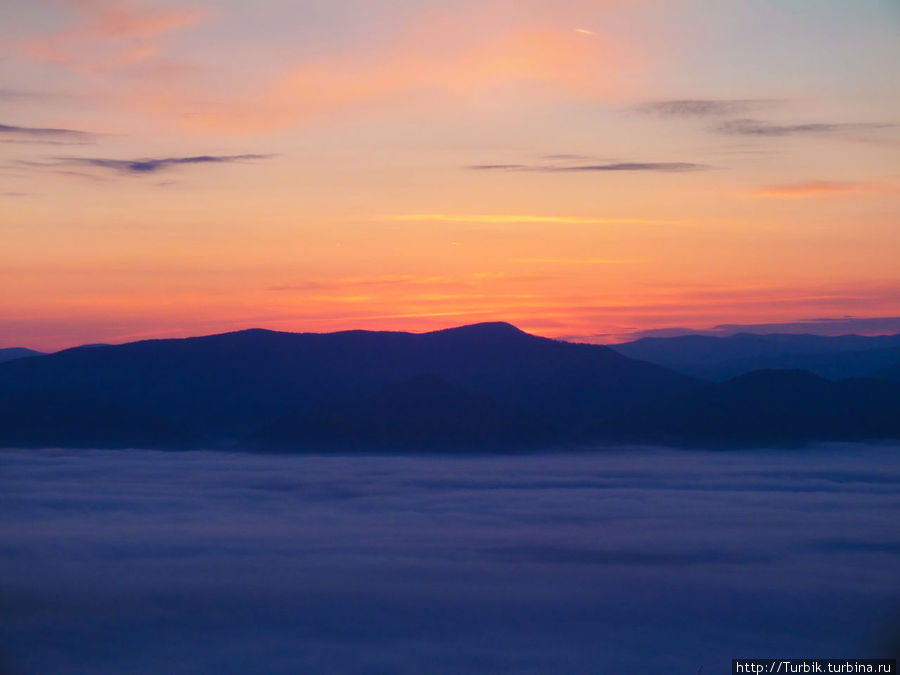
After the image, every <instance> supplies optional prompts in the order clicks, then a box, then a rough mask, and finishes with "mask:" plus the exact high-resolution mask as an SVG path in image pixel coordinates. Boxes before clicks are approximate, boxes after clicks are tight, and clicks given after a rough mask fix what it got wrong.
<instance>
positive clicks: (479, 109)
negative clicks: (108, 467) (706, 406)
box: [0, 0, 900, 349]
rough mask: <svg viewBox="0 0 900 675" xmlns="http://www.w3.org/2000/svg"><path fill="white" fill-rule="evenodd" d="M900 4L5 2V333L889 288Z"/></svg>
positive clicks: (562, 332)
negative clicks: (897, 5)
mask: <svg viewBox="0 0 900 675" xmlns="http://www.w3.org/2000/svg"><path fill="white" fill-rule="evenodd" d="M14 5H18V6H14ZM251 5H252V7H251ZM898 33H900V12H898V11H897V10H896V7H895V6H894V5H893V4H892V3H891V2H890V1H889V0H884V1H881V0H869V1H867V2H863V3H846V2H838V1H837V0H805V1H804V0H798V1H797V2H794V3H781V2H775V1H770V0H684V1H683V2H676V3H671V2H663V1H662V0H594V1H589V0H555V1H554V2H549V1H545V0H516V1H515V2H513V1H511V0H489V1H485V0H481V1H480V2H474V1H469V0H445V1H444V0H442V1H439V2H425V1H424V0H398V1H397V2H393V3H370V2H363V1H362V0H328V1H326V0H309V1H308V2H304V3H295V2H290V1H289V0H261V1H260V2H257V3H246V2H239V1H238V0H218V1H217V2H207V3H202V2H194V1H193V0H191V1H190V2H187V1H186V2H174V1H170V2H161V1H156V0H152V1H151V0H131V1H129V0H41V1H38V2H35V3H27V4H26V3H5V4H4V6H3V7H2V8H0V288H2V289H3V290H2V293H0V347H7V346H27V347H32V348H38V349H58V348H63V347H67V346H72V345H75V344H80V343H84V342H102V341H108V342H121V341H126V340H131V339H137V338H144V337H162V336H184V335H196V334H203V333H211V332H219V331H223V330H232V329H238V328H246V327H251V326H255V327H268V328H276V329H281V330H295V331H328V330H340V329H346V328H368V329H403V330H414V331H420V330H429V329H433V328H442V327H447V326H452V325H459V324H462V323H469V322H474V321H484V320H506V321H511V322H513V323H515V324H517V325H518V326H520V327H521V328H523V329H526V330H529V331H532V332H536V333H540V334H544V335H551V336H565V337H572V338H576V339H586V340H595V341H609V340H614V339H625V337H627V336H628V335H629V334H631V333H635V332H639V331H645V330H649V329H656V328H664V327H671V326H679V327H688V328H707V327H710V326H713V325H716V324H723V323H729V324H731V323H736V324H756V323H759V324H762V323H778V322H795V321H804V320H810V319H820V318H823V317H824V318H828V317H846V316H854V317H892V316H898V315H900V271H898V269H900V265H898V260H900V227H898V223H900V218H898V215H900V162H898V156H900V127H898V126H897V125H898V124H900V114H898V113H900V90H898V89H897V87H896V82H897V76H898V74H900V73H898V70H900V65H898V64H900V40H898V39H897V38H898V37H900V35H898ZM761 36H765V37H761Z"/></svg>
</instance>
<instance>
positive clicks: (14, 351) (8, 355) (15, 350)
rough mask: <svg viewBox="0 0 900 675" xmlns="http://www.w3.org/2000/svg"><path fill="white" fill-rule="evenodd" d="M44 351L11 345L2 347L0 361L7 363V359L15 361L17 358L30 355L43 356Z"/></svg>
mask: <svg viewBox="0 0 900 675" xmlns="http://www.w3.org/2000/svg"><path fill="white" fill-rule="evenodd" d="M43 353H44V352H36V351H34V350H33V349H26V348H25V347H9V348H7V349H0V363H5V362H6V361H15V360H16V359H25V358H28V357H30V356H41V355H43Z"/></svg>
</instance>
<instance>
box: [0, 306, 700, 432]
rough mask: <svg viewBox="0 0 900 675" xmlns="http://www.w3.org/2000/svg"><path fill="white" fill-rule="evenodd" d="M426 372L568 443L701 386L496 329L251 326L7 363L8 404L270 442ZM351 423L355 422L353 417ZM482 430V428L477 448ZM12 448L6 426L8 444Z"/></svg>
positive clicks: (370, 402) (3, 382)
mask: <svg viewBox="0 0 900 675" xmlns="http://www.w3.org/2000/svg"><path fill="white" fill-rule="evenodd" d="M422 375H430V376H433V377H435V378H438V379H440V380H442V381H443V382H445V383H446V384H447V385H448V386H449V387H454V388H457V389H458V390H463V391H466V392H471V394H467V396H471V397H472V398H471V399H470V400H469V402H468V403H464V402H463V401H462V399H461V398H460V396H459V395H458V396H457V398H456V399H454V400H453V401H452V402H453V405H455V406H457V408H458V409H459V411H460V412H459V414H460V415H464V414H465V415H469V414H471V412H472V408H473V406H474V405H475V402H476V401H481V403H479V405H486V404H485V403H484V401H486V400H492V401H494V402H495V403H494V404H492V405H495V406H502V407H503V409H504V410H506V411H511V410H518V411H528V413H529V414H530V415H532V416H534V417H535V418H539V419H541V420H544V421H545V422H546V424H548V425H552V426H553V427H554V428H557V429H559V430H564V431H565V434H570V433H574V432H575V430H578V431H581V430H583V429H584V428H586V427H587V426H588V425H590V424H595V423H597V421H598V420H609V419H614V418H615V416H616V415H617V414H619V413H620V412H621V411H623V410H625V409H627V408H629V407H630V406H633V405H639V404H641V403H643V402H645V401H647V400H649V399H652V398H654V397H656V396H659V395H662V394H674V393H676V392H681V391H685V390H688V389H690V388H692V387H694V386H696V384H697V383H696V381H695V380H694V379H693V378H690V377H687V376H684V375H680V374H677V373H674V372H671V371H669V370H667V369H665V368H661V367H659V366H655V365H652V364H649V363H644V362H639V361H634V360H632V359H629V358H627V357H624V356H622V355H620V354H618V353H616V352H614V351H613V350H611V349H608V348H606V347H602V346H596V345H581V344H570V343H566V342H559V341H556V340H550V339H547V338H542V337H537V336H534V335H529V334H527V333H523V332H522V331H520V330H518V329H517V328H515V327H513V326H511V325H509V324H504V323H488V324H477V325H473V326H464V327H461V328H454V329H449V330H444V331H436V332H432V333H425V334H421V335H418V334H411V333H390V332H367V331H347V332H341V333H331V334H314V333H307V334H295V333H278V332H273V331H266V330H247V331H240V332H236V333H227V334H222V335H212V336H207V337H199V338H188V339H179V340H150V341H142V342H135V343H130V344H125V345H115V346H105V347H104V346H98V347H92V348H90V349H84V348H76V349H70V350H66V351H62V352H58V353H55V354H50V355H47V356H44V357H41V358H39V359H22V360H18V361H12V362H9V363H5V364H2V365H0V400H7V401H10V400H16V399H17V397H21V396H26V395H27V396H29V397H31V398H30V399H29V400H30V401H31V402H32V405H34V406H37V407H40V405H41V403H40V398H39V392H41V391H54V390H57V389H60V388H65V389H67V390H69V391H71V392H74V394H73V395H75V394H77V395H78V396H83V397H85V398H86V399H89V400H91V401H97V402H105V403H107V404H108V405H109V406H117V407H119V408H121V409H123V410H126V411H130V412H129V414H137V411H139V412H140V414H141V415H144V416H146V417H147V418H150V419H156V420H160V424H164V425H167V426H168V427H171V428H173V429H181V430H182V431H181V438H179V439H178V440H179V442H181V443H193V444H196V445H221V444H229V443H240V442H243V441H245V440H246V439H248V438H251V437H253V438H260V437H265V434H263V435H262V436H260V434H261V430H263V429H269V428H273V426H272V425H277V424H283V423H284V420H285V418H286V417H291V416H294V417H296V418H297V419H301V420H302V419H304V416H307V417H308V416H309V415H311V414H312V412H313V411H318V410H323V409H330V410H338V409H340V408H339V406H341V405H344V403H343V402H346V401H354V400H356V401H361V402H362V403H361V404H360V405H366V406H370V409H375V408H377V404H376V402H375V401H376V400H377V397H378V396H386V395H387V394H384V393H378V392H383V390H386V391H388V392H390V391H391V390H390V387H392V386H394V385H400V384H401V383H404V382H407V381H410V380H413V379H414V378H416V377H417V376H422ZM371 397H376V399H373V398H371ZM475 397H481V398H475ZM329 406H337V407H331V408H329ZM488 409H490V408H488ZM497 410H499V408H497ZM345 414H347V419H348V420H349V419H350V415H349V413H348V412H347V411H346V409H345ZM363 414H364V410H363V409H360V411H359V415H361V416H362V415H363ZM498 414H499V413H498ZM504 414H507V413H504ZM509 414H510V415H511V414H512V413H511V412H510V413H509ZM510 420H511V418H510ZM438 421H439V420H437V419H435V424H437V422H438ZM510 423H511V422H510ZM348 424H349V422H348ZM48 425H50V426H52V420H45V422H44V423H42V426H41V428H40V429H37V428H35V429H34V435H35V438H37V437H39V436H40V437H43V436H44V435H46V434H47V433H49V431H48ZM282 428H287V427H282ZM484 428H485V429H486V428H487V427H486V426H485V427H484ZM21 431H22V430H21V429H20V432H19V434H18V435H17V436H16V437H15V438H16V439H21V438H22V435H21ZM60 433H62V432H60ZM478 433H481V432H478ZM478 433H476V431H475V430H474V428H473V430H472V432H471V434H472V436H473V438H474V437H475V436H477V435H478ZM561 433H562V431H561ZM448 434H449V431H448ZM62 436H64V434H62ZM15 442H17V443H18V442H20V441H18V440H16V441H15ZM108 442H109V443H114V442H115V443H121V444H124V445H129V444H134V445H144V444H146V442H147V441H146V439H145V434H143V432H141V433H137V432H136V433H135V437H134V439H128V438H122V437H120V436H116V437H115V438H113V437H110V439H109V440H108ZM168 442H169V441H165V440H164V439H160V440H159V443H158V444H166V443H168ZM11 443H13V440H10V437H9V436H8V434H7V435H5V433H4V429H3V428H2V427H0V444H5V445H10V444H11ZM63 444H64V443H63Z"/></svg>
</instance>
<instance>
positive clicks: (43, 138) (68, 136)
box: [0, 124, 97, 144]
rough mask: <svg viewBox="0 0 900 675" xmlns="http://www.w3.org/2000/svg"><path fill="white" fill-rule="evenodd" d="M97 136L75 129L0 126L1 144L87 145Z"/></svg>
mask: <svg viewBox="0 0 900 675" xmlns="http://www.w3.org/2000/svg"><path fill="white" fill-rule="evenodd" d="M96 137H97V134H93V133H90V132H87V131H79V130H77V129H57V128H48V127H23V126H17V125H12V124H0V140H2V141H3V142H16V143H18V142H26V143H50V144H59V143H87V142H89V141H92V140H94V139H95V138H96Z"/></svg>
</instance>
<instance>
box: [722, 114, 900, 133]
mask: <svg viewBox="0 0 900 675" xmlns="http://www.w3.org/2000/svg"><path fill="white" fill-rule="evenodd" d="M893 126H895V125H893V124H887V123H876V122H841V123H806V124H771V123H769V122H765V121H762V120H755V119H748V118H742V119H734V120H727V121H725V122H723V123H722V124H720V125H719V126H718V127H716V131H718V132H720V133H723V134H732V135H737V136H796V135H805V134H811V135H812V134H833V133H839V132H846V131H864V130H875V129H889V128H891V127H893Z"/></svg>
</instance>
